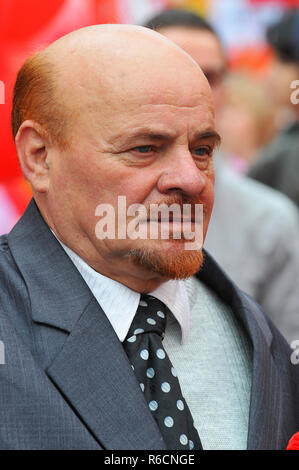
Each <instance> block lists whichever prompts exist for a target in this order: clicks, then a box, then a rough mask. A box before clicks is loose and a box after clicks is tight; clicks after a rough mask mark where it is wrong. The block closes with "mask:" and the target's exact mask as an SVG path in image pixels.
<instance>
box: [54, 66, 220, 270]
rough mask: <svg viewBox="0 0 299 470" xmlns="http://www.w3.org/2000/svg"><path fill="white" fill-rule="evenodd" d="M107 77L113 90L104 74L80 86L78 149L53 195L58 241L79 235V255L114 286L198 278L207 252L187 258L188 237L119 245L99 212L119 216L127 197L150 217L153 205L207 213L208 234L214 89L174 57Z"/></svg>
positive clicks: (61, 165) (61, 164) (58, 169)
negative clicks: (102, 231) (133, 278)
mask: <svg viewBox="0 0 299 470" xmlns="http://www.w3.org/2000/svg"><path fill="white" fill-rule="evenodd" d="M186 60H187V63H188V61H189V59H188V58H186ZM188 65H189V64H188ZM153 67H155V65H153ZM107 74H108V75H109V79H107V80H105V81H104V82H103V81H98V75H97V74H96V73H94V74H93V73H91V74H90V75H89V77H90V78H89V79H88V78H86V77H85V78H84V81H83V79H82V77H80V76H78V77H74V78H73V80H74V82H75V83H73V86H74V89H76V90H77V92H76V93H77V94H76V96H73V101H74V103H75V105H76V108H77V109H79V112H78V113H77V115H76V117H75V118H74V122H73V126H72V136H73V137H72V143H71V146H70V148H69V149H68V150H67V151H65V152H63V153H59V154H57V155H56V156H54V158H52V168H51V171H52V174H51V184H50V191H49V194H48V201H49V207H50V208H51V213H52V214H54V215H53V220H54V224H55V226H56V227H57V228H58V229H59V230H57V232H58V235H59V236H60V238H61V239H62V240H63V241H67V240H68V237H69V235H68V234H69V233H70V230H72V231H73V234H76V237H74V236H73V239H74V240H77V242H78V246H73V247H72V248H73V249H75V250H76V251H77V252H79V254H81V256H83V257H84V258H85V259H88V261H89V263H90V264H91V265H92V266H93V267H94V268H95V269H97V270H99V271H100V272H102V273H103V274H106V275H109V276H110V277H112V278H116V279H119V274H120V273H121V272H123V273H125V272H128V271H130V269H133V268H134V269H135V270H136V268H139V267H140V269H142V270H143V271H142V274H141V275H144V276H145V277H146V276H147V274H149V275H152V273H153V272H154V273H155V274H156V275H158V276H161V277H163V276H164V277H167V278H173V277H186V276H189V275H191V274H193V273H194V272H196V271H197V270H198V268H199V266H200V264H201V262H202V254H201V250H197V251H186V250H185V248H184V245H185V244H184V243H183V241H184V240H183V238H181V239H174V238H173V237H172V236H171V233H172V231H173V230H174V224H170V226H169V229H170V237H169V239H165V240H162V239H161V237H159V239H151V238H150V237H147V238H146V239H130V238H129V237H126V238H125V239H119V238H118V237H117V233H116V238H115V239H110V238H107V239H104V240H99V239H98V237H97V235H96V231H95V229H96V224H97V222H98V220H99V218H98V217H96V215H95V211H96V208H97V206H99V205H102V204H108V205H110V206H112V207H113V208H114V209H115V214H116V216H117V217H118V197H119V196H125V197H126V206H127V207H129V206H130V205H132V204H136V203H137V204H142V205H144V206H145V207H146V209H147V210H148V209H149V207H150V205H151V204H161V203H166V204H167V205H170V204H171V203H173V202H175V203H179V204H183V203H184V204H189V203H190V204H191V205H192V207H193V208H194V205H195V204H196V203H197V204H203V206H204V222H203V233H204V234H205V233H206V231H207V227H208V222H209V218H210V215H211V211H212V206H213V182H214V172H213V161H212V153H213V149H214V147H215V145H216V144H217V134H216V133H215V128H214V109H213V103H212V98H211V93H210V89H209V86H208V84H207V82H206V80H205V78H204V77H203V76H202V74H201V72H200V71H199V70H198V69H197V68H196V66H195V65H193V64H192V63H191V64H190V67H186V68H185V67H184V61H183V63H182V64H181V62H180V61H179V60H178V61H176V60H172V59H171V58H170V59H169V65H168V63H167V58H166V59H165V63H164V64H162V63H161V66H160V68H159V70H157V69H155V70H152V69H151V67H149V65H148V64H146V66H145V64H144V65H143V64H142V61H139V62H137V61H136V63H135V64H132V66H131V67H130V69H127V68H124V69H122V68H120V69H118V70H117V71H116V72H113V73H112V72H111V71H110V73H109V70H108V71H107ZM108 75H107V76H108ZM78 90H79V91H80V90H81V91H80V92H79V91H78ZM129 219H130V218H127V220H126V224H127V225H128V222H129ZM145 223H147V224H149V221H148V222H145ZM160 224H162V222H160ZM116 225H117V224H116ZM116 232H117V230H116ZM82 237H83V239H85V240H87V239H88V240H89V242H90V243H91V245H92V247H93V252H92V253H91V254H90V255H89V253H80V245H82V243H81V240H82ZM95 253H96V254H97V255H98V256H95ZM107 266H109V268H107ZM107 269H108V272H107ZM139 275H140V273H139Z"/></svg>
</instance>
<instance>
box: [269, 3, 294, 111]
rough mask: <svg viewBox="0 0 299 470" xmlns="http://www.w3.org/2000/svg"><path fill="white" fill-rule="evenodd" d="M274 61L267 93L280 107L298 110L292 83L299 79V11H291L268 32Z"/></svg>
mask: <svg viewBox="0 0 299 470" xmlns="http://www.w3.org/2000/svg"><path fill="white" fill-rule="evenodd" d="M267 38H268V41H269V44H270V46H271V47H272V49H273V51H274V60H273V63H272V65H271V67H270V70H269V75H268V78H267V91H268V93H269V95H270V97H271V99H272V100H273V102H274V103H276V104H277V105H279V106H286V107H288V108H292V109H293V110H294V111H296V110H297V114H299V107H298V106H296V107H295V106H294V105H293V104H292V102H291V100H290V94H291V91H292V89H291V87H290V85H291V83H292V81H293V80H298V79H299V9H298V8H297V9H295V10H290V11H288V12H287V13H285V14H284V15H283V17H282V18H281V19H280V20H279V21H278V22H277V23H275V24H274V25H272V26H271V27H270V28H269V29H268V31H267Z"/></svg>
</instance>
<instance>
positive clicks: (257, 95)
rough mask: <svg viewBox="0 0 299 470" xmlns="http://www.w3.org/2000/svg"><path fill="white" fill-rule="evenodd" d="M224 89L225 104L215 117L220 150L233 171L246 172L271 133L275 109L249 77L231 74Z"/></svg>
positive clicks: (259, 87)
mask: <svg viewBox="0 0 299 470" xmlns="http://www.w3.org/2000/svg"><path fill="white" fill-rule="evenodd" d="M224 86H225V92H226V93H225V105H224V106H223V107H222V109H221V110H220V112H219V115H218V130H219V132H220V134H221V136H222V140H221V150H222V153H223V154H224V155H225V158H226V162H227V163H228V164H229V165H230V166H231V167H232V169H233V170H235V171H237V172H241V173H246V172H247V171H248V168H249V166H251V165H252V163H253V162H254V161H255V159H256V155H257V152H258V150H259V149H261V148H262V147H263V146H264V145H265V144H266V143H267V142H268V141H269V140H270V138H271V137H272V136H273V134H274V131H275V128H274V122H273V121H274V119H273V112H274V107H273V106H271V103H270V102H269V100H267V98H266V95H265V93H263V90H262V87H261V86H260V84H259V83H257V82H256V81H255V80H254V79H253V78H251V77H249V76H248V75H245V74H238V73H232V74H230V75H229V76H228V77H227V78H226V79H225V84H224Z"/></svg>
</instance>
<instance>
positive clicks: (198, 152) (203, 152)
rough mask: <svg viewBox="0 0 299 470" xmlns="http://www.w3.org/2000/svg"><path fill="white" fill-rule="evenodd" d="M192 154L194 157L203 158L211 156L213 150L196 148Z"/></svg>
mask: <svg viewBox="0 0 299 470" xmlns="http://www.w3.org/2000/svg"><path fill="white" fill-rule="evenodd" d="M193 153H195V155H198V156H199V157H205V156H210V155H212V153H213V150H212V149H211V147H198V148H197V149H194V150H193Z"/></svg>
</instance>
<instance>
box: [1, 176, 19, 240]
mask: <svg viewBox="0 0 299 470" xmlns="http://www.w3.org/2000/svg"><path fill="white" fill-rule="evenodd" d="M19 217H20V213H19V211H18V210H17V208H16V206H15V204H14V203H13V201H12V200H11V198H10V196H9V194H8V192H7V190H6V188H5V186H4V185H0V235H2V234H3V233H8V232H9V231H10V230H11V229H12V227H13V226H14V225H15V223H16V222H17V221H18V219H19Z"/></svg>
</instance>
